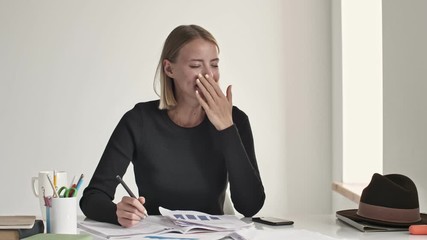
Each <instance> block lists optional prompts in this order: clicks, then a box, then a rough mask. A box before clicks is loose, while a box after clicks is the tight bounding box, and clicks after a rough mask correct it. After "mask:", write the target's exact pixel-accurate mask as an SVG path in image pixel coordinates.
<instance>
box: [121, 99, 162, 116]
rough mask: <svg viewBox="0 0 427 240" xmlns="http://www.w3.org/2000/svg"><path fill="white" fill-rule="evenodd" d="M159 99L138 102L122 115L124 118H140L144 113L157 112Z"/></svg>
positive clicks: (151, 113)
mask: <svg viewBox="0 0 427 240" xmlns="http://www.w3.org/2000/svg"><path fill="white" fill-rule="evenodd" d="M158 106H159V100H153V101H147V102H139V103H137V104H135V106H134V107H133V108H132V109H130V110H128V111H127V112H126V113H125V115H124V117H125V118H141V117H142V116H146V115H153V114H154V113H156V112H159V111H160V110H159V107H158Z"/></svg>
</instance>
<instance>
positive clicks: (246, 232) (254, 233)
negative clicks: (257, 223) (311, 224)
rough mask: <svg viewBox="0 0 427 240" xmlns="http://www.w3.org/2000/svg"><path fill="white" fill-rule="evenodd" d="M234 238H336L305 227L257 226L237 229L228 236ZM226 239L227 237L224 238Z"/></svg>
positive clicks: (258, 239)
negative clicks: (268, 227) (259, 227)
mask: <svg viewBox="0 0 427 240" xmlns="http://www.w3.org/2000/svg"><path fill="white" fill-rule="evenodd" d="M228 237H229V238H231V239H233V240H271V239H293V240H313V239H316V240H334V239H336V238H332V237H329V236H326V235H323V234H321V233H318V232H312V231H308V230H304V229H268V230H265V229H264V230H260V229H255V228H249V229H243V230H239V231H236V232H234V233H232V234H230V235H229V236H228ZM224 239H225V238H224Z"/></svg>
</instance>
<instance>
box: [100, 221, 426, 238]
mask: <svg viewBox="0 0 427 240" xmlns="http://www.w3.org/2000/svg"><path fill="white" fill-rule="evenodd" d="M287 219H289V220H293V221H294V222H295V223H294V225H293V226H274V227H273V226H269V225H264V224H260V223H255V227H256V228H257V229H262V230H266V231H268V230H270V229H276V230H283V231H286V230H287V229H305V230H308V231H311V232H318V233H321V234H323V235H326V236H329V237H332V238H336V239H362V240H363V239H375V240H377V239H387V240H403V239H410V240H424V239H425V240H427V235H424V236H421V235H420V236H415V235H410V234H409V232H408V231H404V232H360V231H359V230H357V229H355V228H353V227H350V226H349V225H347V224H345V223H343V222H341V221H339V220H338V219H337V218H336V217H335V215H295V216H288V217H287ZM243 220H244V221H250V219H247V218H244V219H243ZM98 239H100V238H96V237H94V240H98Z"/></svg>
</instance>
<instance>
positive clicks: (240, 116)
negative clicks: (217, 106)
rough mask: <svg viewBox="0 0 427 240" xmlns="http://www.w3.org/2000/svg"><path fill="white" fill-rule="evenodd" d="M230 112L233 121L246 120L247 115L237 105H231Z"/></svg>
mask: <svg viewBox="0 0 427 240" xmlns="http://www.w3.org/2000/svg"><path fill="white" fill-rule="evenodd" d="M232 114H233V119H234V121H235V122H236V121H237V122H241V121H247V120H248V119H249V118H248V115H246V113H245V112H244V111H243V110H241V109H240V108H238V107H237V106H233V111H232Z"/></svg>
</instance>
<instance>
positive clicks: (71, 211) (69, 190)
mask: <svg viewBox="0 0 427 240" xmlns="http://www.w3.org/2000/svg"><path fill="white" fill-rule="evenodd" d="M82 183H83V174H82V175H81V176H80V178H79V180H78V181H77V182H76V183H75V182H74V180H73V182H72V183H71V184H69V185H64V186H61V187H59V188H58V190H57V192H56V194H55V195H54V197H53V198H52V202H51V203H52V204H51V206H50V209H49V221H48V222H47V229H48V231H47V232H48V233H61V234H76V233H77V194H78V192H79V189H80V187H81V185H82Z"/></svg>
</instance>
